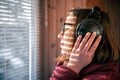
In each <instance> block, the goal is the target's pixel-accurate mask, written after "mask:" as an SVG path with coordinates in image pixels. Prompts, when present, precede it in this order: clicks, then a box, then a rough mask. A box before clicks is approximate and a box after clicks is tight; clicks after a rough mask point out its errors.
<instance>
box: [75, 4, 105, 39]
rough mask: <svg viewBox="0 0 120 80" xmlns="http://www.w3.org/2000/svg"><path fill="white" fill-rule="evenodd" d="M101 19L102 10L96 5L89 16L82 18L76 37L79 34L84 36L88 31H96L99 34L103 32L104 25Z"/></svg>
mask: <svg viewBox="0 0 120 80" xmlns="http://www.w3.org/2000/svg"><path fill="white" fill-rule="evenodd" d="M100 21H101V10H100V8H99V7H96V6H94V7H93V8H92V10H91V12H90V13H89V14H88V16H87V18H86V19H84V20H82V21H81V22H80V23H79V24H78V25H77V28H76V38H77V37H78V36H79V35H82V36H83V37H84V36H85V34H86V33H87V32H91V33H92V32H96V34H97V36H98V35H102V34H103V26H102V24H101V23H100Z"/></svg>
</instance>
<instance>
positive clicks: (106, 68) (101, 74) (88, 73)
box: [80, 62, 120, 80]
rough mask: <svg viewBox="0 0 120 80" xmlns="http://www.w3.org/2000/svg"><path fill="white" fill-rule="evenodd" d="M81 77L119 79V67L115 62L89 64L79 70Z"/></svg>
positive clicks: (94, 79) (107, 79)
mask: <svg viewBox="0 0 120 80" xmlns="http://www.w3.org/2000/svg"><path fill="white" fill-rule="evenodd" d="M80 76H81V79H83V80H84V79H88V80H120V73H119V67H118V65H117V64H116V63H114V62H110V63H107V64H90V65H89V66H87V67H86V68H84V69H83V70H82V71H81V72H80Z"/></svg>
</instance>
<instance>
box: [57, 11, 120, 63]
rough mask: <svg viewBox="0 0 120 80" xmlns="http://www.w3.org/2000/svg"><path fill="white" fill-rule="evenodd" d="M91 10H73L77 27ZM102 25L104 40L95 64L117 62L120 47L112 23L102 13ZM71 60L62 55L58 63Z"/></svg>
mask: <svg viewBox="0 0 120 80" xmlns="http://www.w3.org/2000/svg"><path fill="white" fill-rule="evenodd" d="M90 11H91V9H71V10H70V11H69V12H73V14H74V16H76V26H77V25H78V24H79V23H80V22H81V21H82V20H83V19H85V18H86V17H87V16H88V14H89V13H90ZM69 12H68V13H69ZM101 24H102V25H103V35H102V40H101V42H100V44H99V46H98V48H97V50H96V52H95V56H94V59H93V62H95V63H107V62H110V61H117V60H118V59H119V49H120V48H119V45H118V43H117V41H116V37H115V35H114V33H113V31H112V30H113V29H112V27H111V22H110V19H109V17H108V15H107V14H106V13H105V12H103V11H101ZM66 58H67V59H68V58H69V55H61V56H59V57H58V58H57V61H58V62H63V61H65V60H67V59H66Z"/></svg>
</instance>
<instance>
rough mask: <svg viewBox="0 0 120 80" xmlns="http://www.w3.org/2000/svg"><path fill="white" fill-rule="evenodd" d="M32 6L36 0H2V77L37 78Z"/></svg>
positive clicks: (12, 79)
mask: <svg viewBox="0 0 120 80" xmlns="http://www.w3.org/2000/svg"><path fill="white" fill-rule="evenodd" d="M32 10H34V0H0V80H36V79H35V77H36V63H35V62H36V61H35V60H36V46H35V44H36V43H35V25H34V22H33V20H34V19H33V18H34V16H33V15H34V12H32ZM33 45H34V47H32V46H33ZM31 64H32V65H31Z"/></svg>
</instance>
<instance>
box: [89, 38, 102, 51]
mask: <svg viewBox="0 0 120 80" xmlns="http://www.w3.org/2000/svg"><path fill="white" fill-rule="evenodd" d="M100 41H101V36H98V37H97V39H96V41H95V42H94V43H93V45H92V46H91V48H90V50H89V52H90V53H94V52H95V50H96V49H97V47H98V45H99V43H100Z"/></svg>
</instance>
